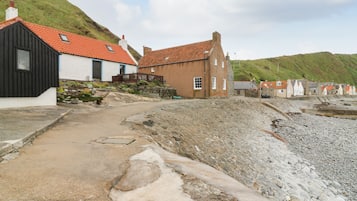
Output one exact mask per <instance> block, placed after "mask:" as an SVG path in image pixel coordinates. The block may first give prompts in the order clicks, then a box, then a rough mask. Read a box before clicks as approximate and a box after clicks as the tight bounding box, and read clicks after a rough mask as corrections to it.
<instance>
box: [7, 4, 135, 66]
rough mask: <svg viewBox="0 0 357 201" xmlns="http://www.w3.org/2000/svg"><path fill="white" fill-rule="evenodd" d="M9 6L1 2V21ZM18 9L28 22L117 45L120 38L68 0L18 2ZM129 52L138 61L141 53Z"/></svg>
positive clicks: (130, 49)
mask: <svg viewBox="0 0 357 201" xmlns="http://www.w3.org/2000/svg"><path fill="white" fill-rule="evenodd" d="M8 6H9V0H1V1H0V10H2V12H0V21H4V20H5V10H6V9H7V8H8ZM15 6H16V8H18V9H19V16H20V17H21V18H22V19H24V20H26V21H28V22H33V23H37V24H41V25H45V26H49V27H54V28H57V29H61V30H65V31H68V32H72V33H77V34H80V35H84V36H88V37H91V38H96V39H99V40H104V41H108V42H111V43H117V42H118V41H119V38H118V37H117V36H116V35H114V34H113V33H112V32H110V31H109V30H108V29H107V28H105V27H103V26H101V25H99V24H97V23H96V22H94V21H93V20H92V19H91V18H89V17H88V16H87V15H86V14H85V13H84V12H83V11H82V10H80V9H79V8H78V7H76V6H74V5H72V4H71V3H69V2H68V1H67V0H16V1H15ZM129 51H130V52H131V53H132V54H133V56H134V57H135V58H136V59H139V58H140V55H139V53H138V52H137V51H136V50H134V49H133V48H132V47H129Z"/></svg>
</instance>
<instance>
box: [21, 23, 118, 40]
mask: <svg viewBox="0 0 357 201" xmlns="http://www.w3.org/2000/svg"><path fill="white" fill-rule="evenodd" d="M21 22H23V23H24V24H30V25H35V26H40V27H43V28H46V29H52V30H54V31H57V32H60V33H63V34H69V35H72V34H74V35H77V36H79V37H83V38H88V39H91V40H96V41H101V42H103V43H106V44H108V45H109V44H111V45H117V46H120V45H119V44H117V43H112V42H108V41H105V40H101V39H97V38H92V37H89V36H84V35H81V34H77V33H73V32H70V31H65V30H61V29H57V28H54V27H50V26H46V25H42V24H37V23H33V22H29V21H25V20H22V21H21Z"/></svg>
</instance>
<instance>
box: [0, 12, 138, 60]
mask: <svg viewBox="0 0 357 201" xmlns="http://www.w3.org/2000/svg"><path fill="white" fill-rule="evenodd" d="M15 22H21V23H22V24H23V25H25V26H26V27H27V28H29V29H30V30H31V31H32V32H34V33H35V34H36V35H37V36H38V37H39V38H41V39H42V40H43V41H44V42H46V43H47V44H48V45H49V46H51V47H52V48H53V49H55V50H57V51H58V52H60V53H64V54H71V55H76V56H82V57H88V58H95V59H101V60H106V61H112V62H118V63H125V64H131V65H135V62H134V61H133V59H132V58H131V57H130V56H129V54H128V53H127V52H126V51H125V50H124V49H123V48H122V47H121V46H119V45H117V44H111V43H108V42H105V41H101V40H97V39H93V38H89V37H85V36H81V35H78V34H74V33H70V32H66V31H61V30H58V29H55V28H51V27H47V26H42V25H38V24H34V23H30V22H26V21H23V20H22V19H21V18H15V19H13V20H8V21H5V22H3V23H0V29H1V28H4V27H6V26H9V25H11V24H14V23H15ZM60 34H64V35H66V36H67V38H68V40H69V42H65V41H62V40H61V38H60ZM107 45H109V46H110V47H111V48H112V50H113V51H109V50H108V49H107Z"/></svg>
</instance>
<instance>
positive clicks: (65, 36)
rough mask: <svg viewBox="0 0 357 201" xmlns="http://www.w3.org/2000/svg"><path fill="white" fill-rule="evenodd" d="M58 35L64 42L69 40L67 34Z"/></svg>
mask: <svg viewBox="0 0 357 201" xmlns="http://www.w3.org/2000/svg"><path fill="white" fill-rule="evenodd" d="M59 36H60V38H61V40H62V41H64V42H69V40H68V37H67V35H64V34H60V35H59Z"/></svg>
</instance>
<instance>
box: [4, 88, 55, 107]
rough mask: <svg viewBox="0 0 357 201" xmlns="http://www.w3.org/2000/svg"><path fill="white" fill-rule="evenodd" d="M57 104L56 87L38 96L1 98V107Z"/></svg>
mask: <svg viewBox="0 0 357 201" xmlns="http://www.w3.org/2000/svg"><path fill="white" fill-rule="evenodd" d="M56 104H57V93H56V88H55V87H52V88H49V89H47V91H45V92H43V93H42V94H41V95H40V96H38V97H10V98H0V108H16V107H34V106H55V105H56Z"/></svg>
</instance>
